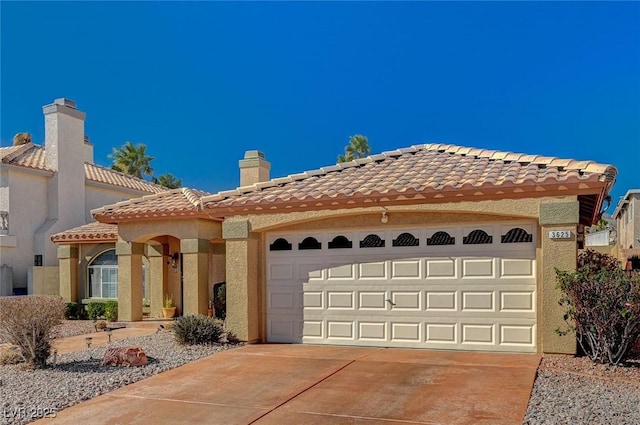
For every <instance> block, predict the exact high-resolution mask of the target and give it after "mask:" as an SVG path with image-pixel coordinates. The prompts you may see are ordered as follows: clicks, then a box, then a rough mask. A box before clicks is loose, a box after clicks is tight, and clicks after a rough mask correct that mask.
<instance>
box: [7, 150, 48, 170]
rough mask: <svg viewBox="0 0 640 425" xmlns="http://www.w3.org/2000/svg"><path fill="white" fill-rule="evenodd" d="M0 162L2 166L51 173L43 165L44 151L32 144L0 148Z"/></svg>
mask: <svg viewBox="0 0 640 425" xmlns="http://www.w3.org/2000/svg"><path fill="white" fill-rule="evenodd" d="M0 161H1V162H2V163H3V164H11V165H17V166H20V167H26V168H33V169H36V170H45V171H52V170H50V169H48V168H47V166H46V165H45V151H44V149H43V148H42V147H41V146H38V145H34V144H33V143H25V144H24V145H19V146H8V147H4V148H0Z"/></svg>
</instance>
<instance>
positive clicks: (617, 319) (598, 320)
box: [556, 250, 640, 365]
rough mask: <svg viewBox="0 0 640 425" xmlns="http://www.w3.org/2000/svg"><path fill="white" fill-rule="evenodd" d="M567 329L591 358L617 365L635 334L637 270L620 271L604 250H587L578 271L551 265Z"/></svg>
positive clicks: (639, 332) (639, 330)
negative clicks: (564, 269) (561, 293)
mask: <svg viewBox="0 0 640 425" xmlns="http://www.w3.org/2000/svg"><path fill="white" fill-rule="evenodd" d="M556 276H557V278H558V288H559V289H560V290H561V291H562V292H563V297H562V298H561V300H560V303H561V305H563V306H564V307H565V308H566V313H565V316H564V319H565V320H566V321H567V323H568V328H567V329H565V330H560V329H559V330H558V332H559V333H560V334H561V335H564V334H566V333H568V332H569V331H575V332H576V336H577V338H578V343H579V344H580V347H581V348H582V350H583V351H584V352H585V354H587V355H588V356H589V357H590V358H591V360H592V361H594V362H599V363H610V364H612V365H616V364H618V363H620V362H621V361H623V360H625V359H626V358H627V357H628V355H629V353H630V350H631V348H632V347H633V345H634V344H635V343H636V341H638V338H640V273H636V272H625V271H624V270H622V268H621V267H620V263H619V262H618V261H617V260H616V259H615V258H614V257H611V256H609V255H606V254H601V253H598V252H596V251H591V250H587V251H585V252H583V253H581V254H580V255H579V257H578V270H577V271H575V272H566V271H560V270H556Z"/></svg>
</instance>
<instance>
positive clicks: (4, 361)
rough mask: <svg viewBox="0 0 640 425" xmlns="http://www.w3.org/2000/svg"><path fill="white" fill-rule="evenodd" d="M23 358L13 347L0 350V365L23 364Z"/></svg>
mask: <svg viewBox="0 0 640 425" xmlns="http://www.w3.org/2000/svg"><path fill="white" fill-rule="evenodd" d="M23 362H24V357H22V354H20V351H19V349H17V348H14V347H9V348H6V349H3V350H0V365H12V364H18V363H23Z"/></svg>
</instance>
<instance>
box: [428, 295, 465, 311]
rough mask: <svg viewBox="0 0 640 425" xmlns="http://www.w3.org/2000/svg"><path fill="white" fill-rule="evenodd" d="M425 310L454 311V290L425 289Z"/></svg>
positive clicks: (455, 297) (455, 298)
mask: <svg viewBox="0 0 640 425" xmlns="http://www.w3.org/2000/svg"><path fill="white" fill-rule="evenodd" d="M425 297H426V300H427V303H426V304H427V307H426V309H427V311H456V310H457V307H456V304H457V303H456V300H457V298H458V297H457V293H456V292H455V291H426V295H425Z"/></svg>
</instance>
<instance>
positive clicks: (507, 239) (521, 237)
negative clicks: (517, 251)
mask: <svg viewBox="0 0 640 425" xmlns="http://www.w3.org/2000/svg"><path fill="white" fill-rule="evenodd" d="M500 239H501V242H502V243H528V242H533V235H532V234H531V233H527V231H526V230H524V229H522V228H520V227H514V228H513V229H511V230H509V231H508V232H507V233H506V234H504V235H502V237H501V238H500Z"/></svg>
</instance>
